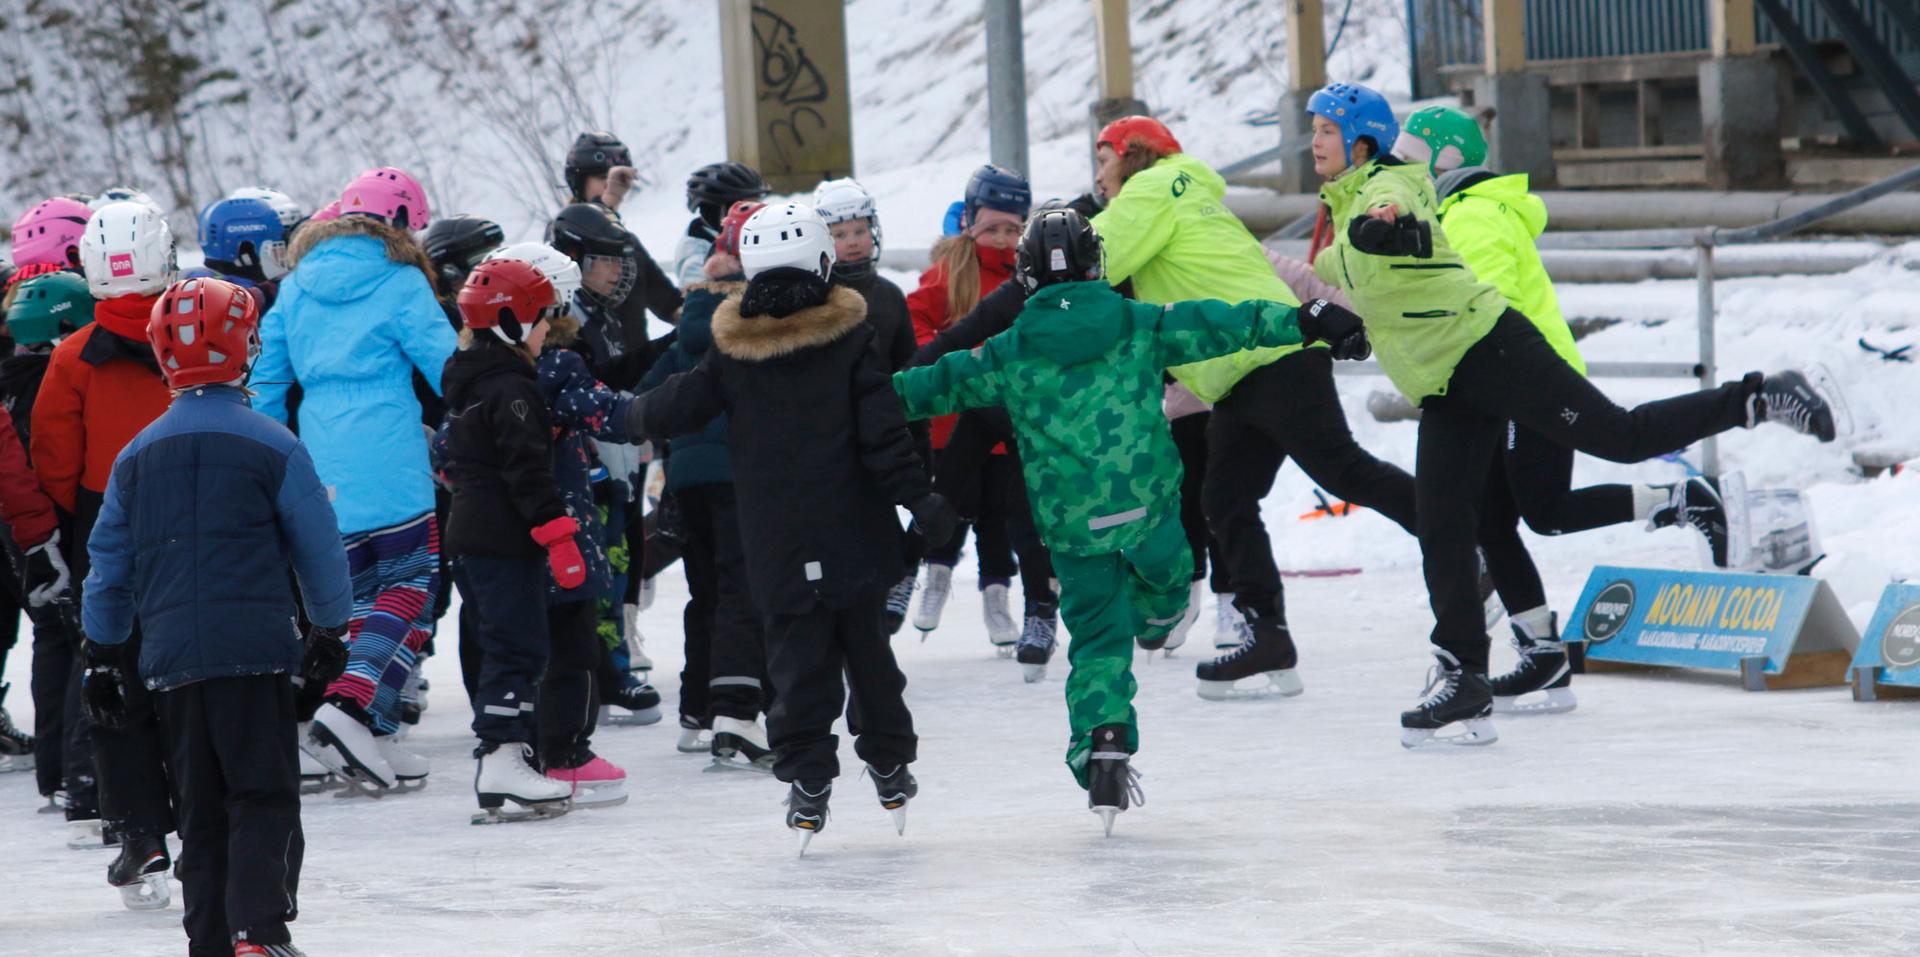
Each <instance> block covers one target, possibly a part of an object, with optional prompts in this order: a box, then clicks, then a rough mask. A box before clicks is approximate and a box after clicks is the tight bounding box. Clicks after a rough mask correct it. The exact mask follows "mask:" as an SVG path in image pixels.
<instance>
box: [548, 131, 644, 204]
mask: <svg viewBox="0 0 1920 957" xmlns="http://www.w3.org/2000/svg"><path fill="white" fill-rule="evenodd" d="M632 165H633V153H632V152H631V151H629V150H628V149H627V144H625V143H622V142H620V138H619V137H617V136H615V135H613V134H612V133H608V132H606V131H604V130H588V131H586V132H585V133H582V134H580V138H579V139H576V140H574V141H573V148H572V149H570V150H567V162H566V166H565V168H564V169H563V170H562V173H563V174H564V175H565V176H566V180H567V189H568V190H569V191H571V192H572V193H573V198H574V199H575V200H582V199H585V198H586V196H585V194H584V193H582V192H581V190H582V189H584V188H586V185H587V177H589V176H605V175H607V170H610V169H612V168H614V167H615V166H632Z"/></svg>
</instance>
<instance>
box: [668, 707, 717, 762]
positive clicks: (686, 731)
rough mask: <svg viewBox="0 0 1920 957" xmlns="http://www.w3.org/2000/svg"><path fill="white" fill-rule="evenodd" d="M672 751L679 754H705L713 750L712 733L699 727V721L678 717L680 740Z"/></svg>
mask: <svg viewBox="0 0 1920 957" xmlns="http://www.w3.org/2000/svg"><path fill="white" fill-rule="evenodd" d="M673 749H674V750H675V751H678V752H680V753H681V754H707V753H709V752H711V751H712V750H713V732H712V731H709V730H707V729H706V728H703V727H701V726H700V722H699V720H697V719H695V718H689V717H687V716H686V715H681V716H680V740H678V741H676V742H674V745H673Z"/></svg>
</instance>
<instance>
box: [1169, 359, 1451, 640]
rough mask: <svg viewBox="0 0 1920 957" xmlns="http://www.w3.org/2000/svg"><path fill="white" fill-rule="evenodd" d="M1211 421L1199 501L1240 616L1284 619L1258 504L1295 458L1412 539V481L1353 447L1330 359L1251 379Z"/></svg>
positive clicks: (1294, 363)
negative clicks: (1282, 468) (1251, 614)
mask: <svg viewBox="0 0 1920 957" xmlns="http://www.w3.org/2000/svg"><path fill="white" fill-rule="evenodd" d="M1212 419H1213V420H1212V421H1211V422H1209V423H1208V425H1207V475H1206V480H1205V485H1204V487H1203V490H1202V493H1201V498H1202V503H1203V507H1204V508H1205V510H1206V515H1207V527H1208V528H1210V529H1212V530H1213V535H1214V539H1215V540H1216V541H1218V542H1219V543H1220V550H1221V552H1222V554H1223V555H1225V557H1226V560H1227V578H1228V580H1229V581H1231V582H1232V583H1233V589H1234V605H1235V606H1237V607H1239V608H1240V609H1241V610H1243V611H1252V612H1255V613H1257V614H1259V615H1260V616H1261V617H1263V618H1278V619H1280V620H1282V621H1285V619H1286V604H1285V599H1284V595H1283V592H1282V591H1281V587H1280V569H1279V566H1277V565H1275V564H1274V562H1273V544H1272V542H1271V541H1270V540H1269V539H1268V538H1267V529H1266V525H1265V523H1263V522H1262V521H1261V519H1260V502H1261V500H1262V499H1264V498H1266V497H1267V493H1268V492H1270V491H1272V490H1273V479H1274V476H1275V475H1277V474H1278V473H1279V471H1280V466H1281V464H1282V463H1284V462H1285V461H1286V460H1287V457H1288V456H1292V457H1293V460H1294V461H1295V462H1297V463H1299V465H1300V468H1301V470H1303V471H1305V472H1306V473H1307V477H1308V478H1310V479H1313V481H1314V483H1315V484H1317V485H1319V486H1320V487H1321V488H1323V489H1326V490H1327V491H1328V492H1330V493H1332V494H1333V495H1335V496H1337V497H1339V498H1341V499H1344V500H1346V501H1348V502H1352V503H1353V504H1355V505H1361V506H1365V507H1367V508H1370V509H1373V510H1374V511H1376V512H1379V513H1380V514H1382V515H1385V516H1386V517H1387V518H1389V519H1392V520H1393V521H1394V523H1396V524H1398V525H1399V526H1400V527H1401V528H1404V529H1406V530H1407V531H1409V532H1412V531H1413V529H1414V493H1413V476H1411V475H1408V474H1407V473H1406V472H1405V471H1403V470H1401V469H1400V468H1399V467H1398V466H1395V465H1391V464H1389V463H1386V462H1382V461H1380V460H1379V459H1377V458H1374V457H1373V456H1372V455H1371V454H1369V453H1368V452H1367V451H1366V450H1365V449H1363V448H1361V447H1360V446H1359V445H1358V444H1357V443H1355V442H1354V440H1353V433H1352V432H1351V431H1349V430H1348V429H1347V416H1346V413H1345V412H1344V411H1342V410H1341V408H1340V394H1339V393H1338V392H1337V391H1335V389H1334V387H1333V358H1332V356H1330V355H1328V354H1327V350H1325V349H1302V350H1300V351H1299V352H1295V353H1292V354H1290V355H1286V356H1282V357H1281V358H1279V359H1277V360H1275V361H1274V362H1272V363H1269V364H1268V365H1265V366H1262V367H1260V368H1258V369H1255V370H1253V371H1252V372H1250V373H1248V374H1247V377H1246V378H1244V379H1241V380H1240V383H1239V384H1238V385H1236V386H1234V387H1233V391H1232V392H1231V393H1229V394H1228V395H1227V397H1226V398H1224V399H1221V400H1220V401H1219V402H1218V403H1217V404H1215V405H1214V407H1213V416H1212Z"/></svg>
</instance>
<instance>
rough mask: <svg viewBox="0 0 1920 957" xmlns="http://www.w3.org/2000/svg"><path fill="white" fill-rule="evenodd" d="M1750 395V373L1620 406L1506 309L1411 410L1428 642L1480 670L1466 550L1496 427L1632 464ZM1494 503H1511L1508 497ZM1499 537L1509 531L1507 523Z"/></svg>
mask: <svg viewBox="0 0 1920 957" xmlns="http://www.w3.org/2000/svg"><path fill="white" fill-rule="evenodd" d="M1758 388H1759V376H1758V375H1757V374H1755V375H1750V376H1748V377H1747V378H1746V379H1745V380H1742V381H1739V382H1730V383H1727V384H1725V385H1722V386H1720V387H1719V388H1717V389H1708V390H1705V391H1701V392H1693V393H1689V394H1687V395H1682V396H1676V397H1674V398H1671V399H1661V400H1659V401H1657V402H1648V403H1646V404H1644V405H1639V406H1636V407H1634V408H1632V409H1624V408H1621V407H1620V406H1617V405H1615V404H1614V403H1613V401H1612V400H1610V399H1608V398H1607V397H1606V395H1605V394H1603V393H1601V391H1600V390H1599V389H1596V388H1594V386H1593V384H1592V383H1590V382H1588V381H1587V380H1586V378H1585V377H1583V376H1581V375H1580V374H1579V373H1577V372H1575V371H1573V368H1572V367H1571V366H1569V365H1567V363H1566V362H1565V360H1563V359H1561V358H1560V356H1559V355H1558V354H1556V353H1555V352H1554V351H1553V347H1552V346H1550V345H1548V344H1547V341H1546V340H1545V339H1544V338H1542V337H1541V335H1540V331H1539V330H1538V329H1535V328H1534V326H1533V324H1532V323H1531V322H1529V321H1527V318H1526V317H1525V316H1523V315H1521V314H1520V313H1518V312H1515V311H1513V310H1508V311H1507V312H1506V314H1505V315H1502V316H1501V317H1500V320H1499V322H1497V323H1496V324H1495V325H1494V327H1493V329H1492V330H1490V331H1488V333H1487V335H1486V336H1485V337H1484V338H1482V339H1481V340H1480V341H1479V342H1478V343H1476V344H1474V346H1473V348H1471V349H1468V350H1467V353H1466V355H1465V356H1463V357H1462V358H1461V360H1460V363H1459V365H1457V366H1455V367H1454V371H1453V377H1452V378H1451V379H1450V380H1448V383H1447V394H1446V395H1441V396H1429V397H1427V399H1426V400H1425V401H1423V402H1422V403H1421V409H1422V410H1423V413H1422V415H1421V419H1420V451H1419V453H1418V464H1417V466H1416V471H1417V474H1418V475H1419V481H1418V485H1419V517H1420V522H1419V535H1420V555H1421V566H1422V570H1423V572H1424V573H1425V576H1426V580H1427V594H1428V600H1429V601H1430V602H1431V603H1432V605H1433V614H1434V619H1435V622H1434V629H1433V643H1434V644H1435V645H1438V646H1440V647H1441V648H1444V649H1446V650H1447V651H1449V652H1451V653H1452V654H1453V655H1454V656H1455V657H1457V658H1459V659H1460V663H1461V664H1462V665H1464V666H1466V667H1467V668H1468V669H1470V670H1474V671H1485V670H1486V667H1487V633H1486V630H1485V624H1486V623H1485V621H1484V620H1483V618H1482V611H1481V604H1480V592H1479V584H1478V581H1479V563H1478V562H1477V561H1476V560H1475V558H1474V551H1473V550H1474V545H1475V543H1476V541H1479V543H1480V544H1481V545H1483V546H1485V545H1487V544H1488V543H1487V542H1486V541H1484V540H1482V535H1483V534H1484V533H1485V532H1486V531H1487V530H1488V529H1489V528H1490V526H1489V524H1488V523H1486V522H1483V521H1482V516H1481V511H1482V508H1483V503H1485V502H1487V501H1488V500H1489V497H1488V494H1487V486H1488V478H1489V476H1491V475H1492V474H1493V472H1494V469H1495V468H1496V467H1498V466H1499V465H1500V462H1499V456H1500V446H1501V443H1502V440H1503V439H1504V438H1505V430H1506V423H1507V421H1508V420H1512V421H1513V422H1515V423H1517V424H1518V425H1519V426H1521V427H1523V428H1527V429H1531V430H1533V431H1534V432H1537V433H1539V434H1540V435H1541V436H1543V437H1544V438H1546V439H1547V440H1548V441H1551V442H1554V443H1557V444H1560V445H1563V446H1567V447H1569V448H1572V449H1575V450H1578V451H1581V452H1586V453H1587V454H1589V455H1595V456H1598V457H1600V458H1604V459H1607V460H1609V461H1614V462H1638V461H1642V460H1644V459H1649V458H1652V457H1654V456H1656V455H1662V454H1665V453H1667V452H1672V451H1675V450H1678V449H1682V448H1685V447H1686V446H1688V445H1690V444H1692V443H1693V442H1696V441H1699V440H1700V439H1702V438H1705V437H1707V436H1709V435H1716V434H1718V433H1720V432H1724V431H1726V430H1728V429H1731V428H1734V427H1736V426H1740V425H1744V424H1745V423H1746V421H1747V400H1748V398H1749V397H1751V396H1752V395H1753V394H1754V393H1755V391H1757V389H1758ZM1504 498H1505V500H1507V501H1511V500H1512V495H1511V493H1509V494H1507V495H1506V496H1504ZM1498 524H1499V523H1498V522H1495V523H1492V525H1493V526H1497V525H1498ZM1507 530H1508V532H1509V533H1511V532H1512V527H1511V523H1509V524H1508V525H1507ZM1516 540H1517V536H1516ZM1495 545H1496V547H1497V545H1498V543H1497V542H1496V543H1495ZM1488 560H1489V562H1490V563H1492V562H1494V561H1496V556H1495V548H1489V549H1488ZM1499 575H1500V572H1499V571H1498V570H1496V571H1495V576H1496V578H1498V577H1499ZM1522 600H1525V599H1522ZM1540 603H1541V602H1536V603H1535V604H1534V605H1530V606H1526V607H1538V605H1539V604H1540ZM1508 607H1509V608H1510V609H1511V608H1512V605H1509V606H1508ZM1515 610H1521V611H1524V610H1525V608H1520V609H1515Z"/></svg>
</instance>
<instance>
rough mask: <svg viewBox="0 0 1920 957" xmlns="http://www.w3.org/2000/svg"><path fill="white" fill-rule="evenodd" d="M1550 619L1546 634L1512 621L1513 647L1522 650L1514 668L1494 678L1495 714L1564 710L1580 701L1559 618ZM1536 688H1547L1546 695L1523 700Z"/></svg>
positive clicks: (1541, 712)
mask: <svg viewBox="0 0 1920 957" xmlns="http://www.w3.org/2000/svg"><path fill="white" fill-rule="evenodd" d="M1547 621H1548V625H1547V634H1544V635H1533V634H1529V633H1528V632H1527V629H1526V628H1525V626H1523V625H1521V624H1520V623H1519V622H1517V621H1516V622H1514V623H1513V650H1514V651H1517V652H1519V653H1520V660H1519V661H1518V662H1516V663H1515V664H1514V666H1513V670H1512V671H1509V672H1507V673H1506V674H1504V675H1497V676H1495V677H1494V679H1493V681H1492V685H1493V713H1494V714H1564V713H1566V712H1568V711H1572V710H1573V709H1574V707H1575V705H1577V704H1578V702H1577V701H1576V700H1575V699H1574V697H1573V688H1572V684H1573V668H1572V666H1571V665H1570V664H1569V663H1568V662H1567V646H1566V645H1564V644H1561V642H1560V618H1559V616H1558V615H1550V616H1548V619H1547ZM1537 691H1545V692H1546V693H1547V696H1546V698H1544V699H1536V700H1532V701H1526V702H1522V701H1521V700H1520V699H1521V697H1522V696H1524V695H1530V694H1533V693H1534V692H1537Z"/></svg>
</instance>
